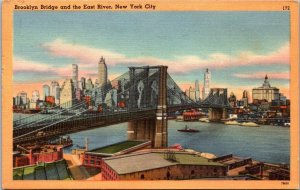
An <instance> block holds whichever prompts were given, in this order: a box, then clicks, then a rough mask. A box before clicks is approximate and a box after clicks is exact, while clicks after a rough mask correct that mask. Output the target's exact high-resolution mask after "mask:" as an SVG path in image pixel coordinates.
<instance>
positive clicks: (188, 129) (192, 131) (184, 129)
mask: <svg viewBox="0 0 300 190" xmlns="http://www.w3.org/2000/svg"><path fill="white" fill-rule="evenodd" d="M177 131H179V132H188V133H196V132H199V130H197V129H191V128H189V127H188V126H187V125H186V126H185V128H183V129H178V130H177Z"/></svg>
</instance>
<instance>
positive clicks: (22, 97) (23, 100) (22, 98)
mask: <svg viewBox="0 0 300 190" xmlns="http://www.w3.org/2000/svg"><path fill="white" fill-rule="evenodd" d="M18 97H19V105H24V104H26V103H27V93H26V92H24V91H21V92H19V93H18Z"/></svg>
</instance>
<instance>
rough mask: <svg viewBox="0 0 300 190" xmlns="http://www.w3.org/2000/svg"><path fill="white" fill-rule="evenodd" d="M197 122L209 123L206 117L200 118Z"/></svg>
mask: <svg viewBox="0 0 300 190" xmlns="http://www.w3.org/2000/svg"><path fill="white" fill-rule="evenodd" d="M199 121H201V122H206V123H209V119H208V118H207V117H203V118H200V119H199Z"/></svg>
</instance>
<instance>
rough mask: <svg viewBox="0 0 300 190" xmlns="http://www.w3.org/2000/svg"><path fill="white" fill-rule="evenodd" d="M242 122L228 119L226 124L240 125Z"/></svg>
mask: <svg viewBox="0 0 300 190" xmlns="http://www.w3.org/2000/svg"><path fill="white" fill-rule="evenodd" d="M240 124H241V123H239V122H237V121H235V120H234V121H226V122H225V125H240Z"/></svg>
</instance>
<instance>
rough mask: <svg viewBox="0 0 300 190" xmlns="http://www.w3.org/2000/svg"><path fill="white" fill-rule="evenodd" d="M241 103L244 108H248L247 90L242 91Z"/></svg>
mask: <svg viewBox="0 0 300 190" xmlns="http://www.w3.org/2000/svg"><path fill="white" fill-rule="evenodd" d="M242 101H243V105H244V106H248V104H249V93H248V91H247V90H244V91H243V98H242Z"/></svg>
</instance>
